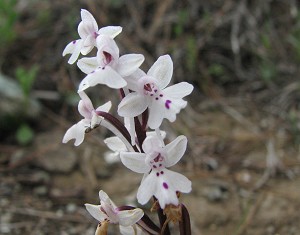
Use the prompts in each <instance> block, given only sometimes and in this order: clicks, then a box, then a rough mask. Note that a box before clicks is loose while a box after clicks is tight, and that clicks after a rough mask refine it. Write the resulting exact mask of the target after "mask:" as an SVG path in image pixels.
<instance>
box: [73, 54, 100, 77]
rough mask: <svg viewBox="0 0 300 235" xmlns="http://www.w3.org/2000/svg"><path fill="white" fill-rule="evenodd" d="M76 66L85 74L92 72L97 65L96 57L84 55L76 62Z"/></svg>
mask: <svg viewBox="0 0 300 235" xmlns="http://www.w3.org/2000/svg"><path fill="white" fill-rule="evenodd" d="M77 66H78V68H79V69H80V70H81V71H82V72H84V73H85V74H89V73H91V72H93V71H94V70H95V69H96V68H97V67H98V66H99V64H98V61H97V57H85V58H82V59H80V60H78V62H77Z"/></svg>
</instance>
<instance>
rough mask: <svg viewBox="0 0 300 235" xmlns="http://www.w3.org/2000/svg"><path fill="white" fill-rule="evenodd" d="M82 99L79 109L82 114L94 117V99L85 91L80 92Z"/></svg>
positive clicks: (89, 117) (86, 116) (88, 117)
mask: <svg viewBox="0 0 300 235" xmlns="http://www.w3.org/2000/svg"><path fill="white" fill-rule="evenodd" d="M78 94H79V96H80V98H81V100H80V101H79V103H78V111H79V113H80V114H81V116H83V117H85V118H87V119H91V118H92V111H93V110H94V106H93V104H92V101H91V100H90V98H89V97H88V96H87V94H86V93H85V92H83V91H81V92H78Z"/></svg>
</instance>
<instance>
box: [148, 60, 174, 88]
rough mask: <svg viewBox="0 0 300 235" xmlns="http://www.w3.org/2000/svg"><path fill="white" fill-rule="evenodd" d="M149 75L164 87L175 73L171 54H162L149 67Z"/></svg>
mask: <svg viewBox="0 0 300 235" xmlns="http://www.w3.org/2000/svg"><path fill="white" fill-rule="evenodd" d="M147 75H148V76H150V77H153V78H155V80H156V85H157V86H158V87H159V88H160V89H164V88H165V87H166V86H167V85H168V84H169V83H170V81H171V78H172V75H173V61H172V59H171V57H170V56H169V55H164V56H160V57H159V58H158V59H157V60H156V62H155V63H154V64H153V65H152V67H151V68H150V69H149V71H148V73H147Z"/></svg>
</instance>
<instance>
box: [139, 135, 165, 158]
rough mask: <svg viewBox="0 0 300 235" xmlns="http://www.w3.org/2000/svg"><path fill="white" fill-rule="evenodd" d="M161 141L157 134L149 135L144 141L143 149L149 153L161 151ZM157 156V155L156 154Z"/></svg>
mask: <svg viewBox="0 0 300 235" xmlns="http://www.w3.org/2000/svg"><path fill="white" fill-rule="evenodd" d="M161 144H162V143H161V141H160V139H159V138H158V137H157V135H154V136H149V137H147V138H146V139H145V140H144V142H143V145H142V147H143V150H144V152H145V153H147V154H151V153H153V152H160V150H161V147H162V146H161ZM155 157H156V156H155Z"/></svg>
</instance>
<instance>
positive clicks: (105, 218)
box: [85, 190, 144, 234]
mask: <svg viewBox="0 0 300 235" xmlns="http://www.w3.org/2000/svg"><path fill="white" fill-rule="evenodd" d="M99 198H100V205H92V204H88V203H86V204H85V207H86V209H87V211H88V212H89V213H90V214H91V216H93V217H94V218H95V219H96V220H98V221H99V226H98V228H100V229H101V227H105V226H107V223H110V224H119V225H120V231H121V233H122V234H127V232H126V231H128V229H125V228H123V227H128V226H133V225H135V224H136V223H137V222H138V221H139V220H140V219H141V218H142V217H143V216H144V212H143V210H142V209H140V208H135V209H132V210H120V209H119V208H118V207H117V206H116V205H115V204H114V203H113V201H112V200H111V199H110V198H109V197H108V195H107V194H106V193H105V192H104V191H102V190H101V191H100V192H99ZM104 229H107V227H106V228H104ZM122 231H123V232H122ZM100 234H101V233H100ZM103 234H104V233H103Z"/></svg>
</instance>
